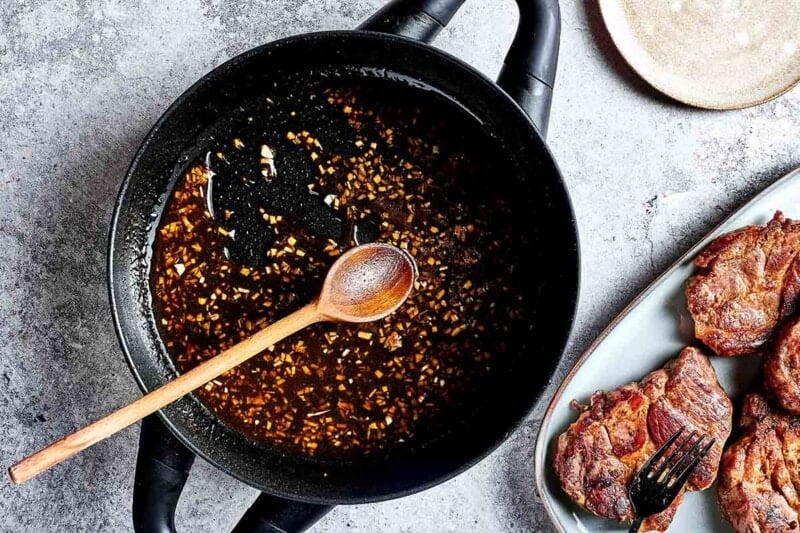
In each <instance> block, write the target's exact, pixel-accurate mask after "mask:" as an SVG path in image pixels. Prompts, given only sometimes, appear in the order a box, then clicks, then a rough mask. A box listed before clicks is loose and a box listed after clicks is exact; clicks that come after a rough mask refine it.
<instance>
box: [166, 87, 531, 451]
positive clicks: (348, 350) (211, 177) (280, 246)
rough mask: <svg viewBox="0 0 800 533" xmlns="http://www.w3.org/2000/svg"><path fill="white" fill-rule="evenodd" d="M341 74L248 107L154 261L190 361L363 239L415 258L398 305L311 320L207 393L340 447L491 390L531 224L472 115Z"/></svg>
mask: <svg viewBox="0 0 800 533" xmlns="http://www.w3.org/2000/svg"><path fill="white" fill-rule="evenodd" d="M339 83H340V84H339V85H333V86H328V87H326V86H322V85H318V86H315V87H312V88H310V89H309V90H308V92H306V93H303V94H292V95H272V96H271V97H270V98H268V99H267V98H265V99H264V100H263V101H262V102H260V103H257V104H254V105H250V106H247V108H248V109H249V110H251V112H252V113H254V114H253V115H250V116H247V117H242V132H241V134H240V135H238V136H236V137H233V138H228V139H224V140H220V141H219V145H217V146H214V147H213V148H212V150H211V151H210V152H209V155H208V157H207V160H206V161H204V162H203V161H198V162H196V164H195V166H194V167H192V168H190V169H189V170H188V171H187V172H186V174H185V176H184V177H183V178H181V179H180V180H179V181H178V183H177V184H176V186H175V188H174V190H173V192H172V195H171V197H170V199H169V201H168V204H167V206H166V209H165V212H164V214H163V216H162V219H161V222H160V225H159V229H158V233H157V237H156V242H155V246H154V254H153V263H152V273H151V282H152V291H153V295H154V301H155V311H156V318H157V320H158V323H159V326H160V329H161V334H162V338H163V339H164V341H165V343H166V346H167V348H168V350H169V352H170V353H171V354H172V355H173V357H174V358H175V359H176V361H177V364H178V367H179V368H180V369H181V370H184V371H185V370H187V369H190V368H192V367H193V366H195V365H196V364H198V363H199V362H201V361H203V360H206V359H208V358H210V357H212V356H214V355H216V354H217V353H219V351H220V350H222V349H225V348H227V347H229V346H231V345H232V344H234V343H235V342H237V341H239V340H242V339H244V338H246V337H247V336H249V335H251V334H252V333H254V332H255V331H257V330H258V329H260V328H261V327H263V326H264V325H266V324H268V323H270V322H272V321H274V320H276V319H278V318H280V317H282V316H285V315H286V314H288V313H290V312H292V311H294V310H296V309H297V308H299V307H300V306H301V305H303V304H305V303H307V302H308V301H310V300H311V299H312V298H314V297H315V296H316V294H317V293H318V291H319V289H320V287H321V284H322V280H323V279H324V276H325V273H326V272H327V269H328V267H329V266H330V265H331V264H332V262H333V261H334V260H335V259H336V257H337V256H338V255H340V254H341V253H342V252H343V251H344V250H346V249H347V248H349V247H351V246H353V245H355V244H356V243H364V242H369V241H374V240H378V241H382V242H388V243H392V244H395V245H397V246H400V247H403V248H404V249H407V250H408V251H409V252H410V253H411V254H412V255H413V256H414V257H415V259H416V261H417V264H418V267H419V279H418V282H417V284H416V286H415V291H414V292H413V293H412V295H411V297H410V298H409V300H408V302H406V303H405V304H404V305H403V306H402V307H401V308H400V309H399V310H398V311H397V312H396V313H394V314H393V315H391V316H389V317H388V318H386V319H384V320H381V321H378V322H375V323H370V324H361V325H348V324H317V325H314V326H311V327H309V328H307V329H306V330H304V331H302V332H300V333H299V334H296V335H295V336H293V337H291V338H290V339H287V340H284V341H282V342H280V343H278V344H277V345H275V346H274V348H273V349H271V350H268V351H265V352H264V353H262V354H260V355H259V356H256V357H255V358H253V359H252V360H250V361H249V362H247V363H245V364H243V365H241V366H240V367H238V368H236V369H234V370H232V371H230V372H228V373H227V374H225V375H224V376H222V377H220V378H219V379H217V380H215V381H214V382H212V383H210V384H208V385H206V386H205V387H204V388H202V389H200V390H198V391H197V396H198V397H199V398H200V400H201V401H203V402H204V403H205V404H206V405H207V406H208V408H209V409H211V411H213V412H214V413H215V414H216V415H217V416H218V417H219V418H220V419H221V420H222V421H223V422H224V423H225V424H227V425H229V426H230V427H233V428H235V429H236V430H238V431H240V432H241V433H243V434H244V435H246V436H248V437H249V438H252V439H255V440H259V441H265V442H266V443H268V444H270V445H273V446H277V447H280V448H283V449H286V450H288V451H295V452H297V451H299V452H300V453H304V454H307V455H314V456H317V457H330V458H336V457H343V456H347V455H359V454H364V453H368V452H373V451H376V450H385V449H388V448H391V447H394V446H397V445H400V444H403V443H406V444H405V445H408V444H407V443H409V442H424V441H425V439H430V438H434V437H435V436H436V435H437V433H438V432H440V431H441V430H442V428H443V427H445V425H446V424H447V417H448V413H449V412H452V411H454V410H456V409H458V408H459V407H462V406H464V405H475V404H476V403H479V401H480V399H479V398H475V397H474V396H473V391H474V390H477V389H479V388H480V383H481V381H482V380H485V379H489V376H490V375H491V373H492V368H493V365H494V364H495V362H496V359H498V358H503V357H505V356H506V355H507V354H506V345H505V343H504V340H503V339H504V336H505V335H506V333H507V332H508V331H509V330H510V328H512V327H513V324H515V323H519V321H520V320H521V316H522V311H521V308H522V303H521V301H520V298H519V296H517V293H516V292H515V291H513V290H510V289H509V287H508V286H506V285H505V283H504V281H503V280H504V278H505V277H506V275H507V274H509V273H510V270H511V268H512V267H511V264H512V259H511V258H510V257H509V256H508V253H509V250H513V246H512V242H511V241H512V237H513V238H514V239H520V238H524V237H520V236H519V235H514V232H513V231H512V228H511V216H510V215H509V209H510V208H509V206H508V205H507V201H506V200H505V199H504V197H505V196H507V195H508V192H507V191H502V190H498V189H497V187H496V183H497V180H496V178H495V176H497V174H498V173H500V172H504V170H503V166H502V161H501V160H500V159H499V158H497V157H495V153H496V152H495V151H494V149H493V148H492V146H491V143H490V142H488V141H487V137H486V136H485V135H484V134H483V133H482V132H481V130H480V128H479V127H477V126H476V125H475V124H474V123H473V121H472V120H471V119H469V118H468V117H467V116H465V114H464V113H463V112H461V111H460V110H458V109H457V108H456V107H455V106H453V105H452V104H449V103H447V102H445V101H443V100H441V99H438V98H435V97H433V96H432V95H430V94H427V93H424V92H423V91H421V90H418V89H412V88H409V87H401V86H395V84H390V83H389V82H377V81H376V82H375V83H374V84H363V83H362V84H359V85H353V86H348V85H347V84H345V83H341V82H339ZM412 102H413V103H412ZM264 146H266V149H265V148H264ZM273 167H274V168H273ZM211 211H213V216H212V213H211Z"/></svg>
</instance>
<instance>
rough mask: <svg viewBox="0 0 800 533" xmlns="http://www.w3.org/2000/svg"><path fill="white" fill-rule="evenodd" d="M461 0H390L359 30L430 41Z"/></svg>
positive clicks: (444, 24)
mask: <svg viewBox="0 0 800 533" xmlns="http://www.w3.org/2000/svg"><path fill="white" fill-rule="evenodd" d="M464 2H465V0H392V1H391V2H389V3H388V4H386V5H385V6H383V7H382V8H381V9H380V10H379V11H378V12H376V13H375V14H374V15H372V16H371V17H370V18H368V19H367V20H365V21H364V22H362V23H361V24H359V26H358V28H357V29H359V30H366V31H379V32H382V33H393V34H394V35H401V36H403V37H408V38H410V39H416V40H417V41H422V42H424V43H429V42H431V41H433V40H434V39H435V38H436V36H437V35H438V34H439V32H440V31H442V30H443V29H444V27H445V26H447V24H448V23H449V22H450V19H452V18H453V15H455V14H456V11H458V9H459V8H460V7H461V5H462V4H463V3H464Z"/></svg>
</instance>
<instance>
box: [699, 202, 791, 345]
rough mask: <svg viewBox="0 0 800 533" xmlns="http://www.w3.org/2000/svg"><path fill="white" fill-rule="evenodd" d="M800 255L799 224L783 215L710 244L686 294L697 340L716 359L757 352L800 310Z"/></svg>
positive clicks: (777, 214)
mask: <svg viewBox="0 0 800 533" xmlns="http://www.w3.org/2000/svg"><path fill="white" fill-rule="evenodd" d="M799 252H800V222H796V221H793V220H790V219H786V218H784V216H783V213H781V212H780V211H778V212H776V213H775V216H774V217H773V218H772V220H771V221H770V222H769V223H768V224H767V225H766V226H746V227H744V228H741V229H738V230H736V231H733V232H731V233H728V234H726V235H723V236H721V237H719V238H717V239H716V240H714V241H713V242H712V243H711V244H709V245H708V246H707V247H706V249H705V250H703V251H702V252H701V253H700V254H699V255H698V256H697V258H696V259H695V265H696V266H697V267H698V269H699V273H698V274H697V275H696V276H694V277H692V278H691V279H690V280H689V283H688V285H687V288H686V300H687V302H688V304H689V312H690V313H691V314H692V318H694V325H695V336H696V337H697V338H698V339H699V340H701V341H702V342H703V343H705V344H706V346H708V347H709V348H711V349H712V350H713V351H714V352H715V353H716V354H717V355H724V356H732V355H743V354H748V353H755V352H758V351H759V350H760V349H761V347H762V346H763V345H764V343H765V342H766V341H768V340H769V339H770V337H771V335H772V333H773V330H774V329H775V326H776V325H777V324H778V323H779V322H780V321H781V320H783V319H784V318H786V317H787V316H789V315H790V314H791V313H792V311H793V310H794V309H795V307H796V306H797V303H798V296H799V295H800V261H798V260H797V255H798V253H799Z"/></svg>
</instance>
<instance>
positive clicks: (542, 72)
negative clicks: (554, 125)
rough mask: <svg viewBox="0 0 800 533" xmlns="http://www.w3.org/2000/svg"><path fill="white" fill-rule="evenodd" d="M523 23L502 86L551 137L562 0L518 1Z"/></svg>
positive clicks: (503, 71) (502, 75)
mask: <svg viewBox="0 0 800 533" xmlns="http://www.w3.org/2000/svg"><path fill="white" fill-rule="evenodd" d="M517 6H519V26H518V27H517V34H516V36H515V37H514V41H513V42H512V43H511V48H510V49H509V50H508V54H507V55H506V58H505V61H504V62H503V68H502V69H501V70H500V76H499V77H498V79H497V83H498V85H500V87H502V88H503V90H504V91H505V92H506V93H508V95H509V96H511V98H513V99H514V100H515V101H516V102H517V103H518V104H519V105H520V107H522V109H524V110H525V112H526V113H527V114H528V116H529V117H530V118H531V120H532V121H533V123H534V124H535V125H536V127H537V128H538V130H539V133H541V134H542V137H543V138H544V137H547V124H548V122H549V120H550V105H551V103H552V101H553V86H554V85H555V80H556V66H557V65H558V45H559V40H560V39H561V13H560V10H559V7H558V0H517Z"/></svg>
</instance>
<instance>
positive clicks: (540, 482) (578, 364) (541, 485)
mask: <svg viewBox="0 0 800 533" xmlns="http://www.w3.org/2000/svg"><path fill="white" fill-rule="evenodd" d="M602 1H603V0H601V2H602ZM797 177H800V167H797V168H794V169H792V170H790V171H789V172H787V173H786V174H784V175H783V176H781V177H780V178H778V179H777V180H775V182H774V183H772V184H770V185H768V186H767V187H766V188H764V189H762V190H761V191H760V192H758V193H756V194H755V195H754V196H752V197H751V198H749V199H748V200H746V201H745V202H744V203H743V204H741V205H740V206H739V207H737V208H736V209H734V210H733V211H731V212H730V213H729V214H728V215H727V216H726V217H725V218H723V219H722V220H721V221H720V222H719V223H717V224H716V225H715V226H714V227H713V228H712V229H711V230H710V231H709V232H708V233H706V234H705V235H704V236H703V237H701V238H700V240H698V241H697V243H695V244H694V245H693V246H692V247H691V248H689V249H688V250H687V251H686V252H684V253H683V254H681V255H680V257H678V258H677V259H676V260H675V261H674V262H672V263H671V264H670V265H669V266H668V267H667V268H666V269H665V270H664V271H663V272H662V273H661V274H659V275H658V276H657V277H656V278H655V279H654V280H653V281H651V282H650V283H649V284H648V285H647V286H646V287H645V288H644V289H642V291H641V292H640V293H638V294H637V295H636V296H635V297H634V298H633V299H632V300H631V301H630V302H629V303H628V304H627V305H625V307H624V308H623V309H622V310H621V311H620V312H619V314H617V315H616V316H615V317H614V318H612V319H611V321H610V322H609V323H608V325H607V326H606V327H605V328H603V330H602V331H601V332H600V333H599V334H598V335H597V337H595V339H594V340H593V341H592V342H591V344H589V346H588V347H587V348H586V350H584V351H583V352H582V353H581V355H580V356H578V358H577V359H576V360H575V363H574V364H573V365H572V367H571V368H570V370H569V372H567V374H566V375H565V376H564V378H563V379H562V380H561V383H559V385H558V388H556V390H555V392H554V393H553V396H552V397H551V398H550V401H549V402H548V404H547V409H545V412H544V415H543V416H542V421H541V423H540V424H539V430H538V432H537V435H536V443H535V445H534V453H533V471H534V477H535V481H536V490H537V492H538V494H539V499H540V500H541V501H542V504H543V505H544V508H545V510H546V511H547V516H548V518H549V519H550V523H551V524H553V526H555V528H556V529H557V530H558V531H559V532H560V533H567V530H566V529H565V528H564V526H563V525H562V524H561V522H560V521H559V520H558V517H557V515H556V512H555V510H554V509H553V505H552V502H551V498H550V497H548V496H547V494H546V492H545V487H546V481H545V470H544V469H545V468H547V467H548V465H547V463H546V460H545V454H546V452H547V446H548V443H547V442H546V440H547V438H546V435H545V433H546V430H547V429H549V427H550V424H551V423H552V418H553V412H554V410H555V408H556V404H558V403H559V401H560V400H561V398H562V396H563V395H564V390H565V389H566V387H567V385H568V384H569V383H570V382H571V381H572V380H573V379H574V378H575V375H576V374H577V373H578V372H579V371H580V369H581V368H582V367H583V365H584V363H586V361H588V360H589V358H590V357H591V356H592V355H593V354H594V352H595V350H596V349H597V347H598V346H599V345H600V344H601V343H602V342H603V341H604V340H605V339H606V337H608V335H609V334H610V333H611V332H612V331H613V330H614V329H615V328H616V327H617V325H618V324H619V323H620V322H621V321H622V319H623V318H625V317H626V316H627V315H628V314H630V312H631V311H633V309H634V308H636V307H638V306H639V304H641V303H642V301H644V300H645V299H646V298H647V297H648V296H650V294H651V293H652V292H653V291H654V290H655V289H656V287H658V286H659V285H661V284H662V283H663V282H664V280H665V278H667V277H668V276H669V275H671V274H672V272H673V271H674V270H675V269H677V268H678V267H679V266H680V265H682V264H683V263H685V262H686V261H687V260H689V259H693V258H694V257H695V256H696V255H697V254H698V252H699V251H700V250H701V249H703V248H705V247H706V246H707V245H708V243H709V242H710V241H711V240H713V239H716V238H717V237H719V236H720V235H722V234H723V231H722V228H723V227H724V226H726V225H727V224H728V222H729V221H730V220H731V219H733V218H734V217H736V216H737V215H739V214H740V213H741V212H743V211H745V210H747V209H748V208H750V207H752V206H753V205H754V204H756V203H758V202H759V201H760V200H761V199H762V198H763V197H765V196H768V195H770V194H771V193H772V192H773V191H774V190H776V189H780V188H781V187H782V186H784V185H785V184H786V182H788V181H790V180H792V179H794V178H797ZM587 512H588V511H587Z"/></svg>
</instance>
